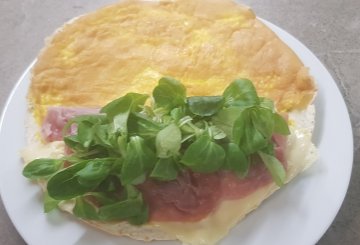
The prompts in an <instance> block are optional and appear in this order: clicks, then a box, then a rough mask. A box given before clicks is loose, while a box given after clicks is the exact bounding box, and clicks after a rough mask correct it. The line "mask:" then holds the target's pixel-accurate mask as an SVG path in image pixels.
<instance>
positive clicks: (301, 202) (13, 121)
mask: <svg viewBox="0 0 360 245" xmlns="http://www.w3.org/2000/svg"><path fill="white" fill-rule="evenodd" d="M265 23H266V24H267V25H268V26H269V27H270V28H271V29H272V30H274V31H275V32H276V33H277V34H278V35H279V37H280V38H281V39H282V40H283V41H284V42H285V43H287V44H288V45H289V46H290V47H291V48H292V49H293V50H294V51H295V52H296V53H297V54H298V56H299V57H300V58H301V60H302V61H303V62H304V63H305V65H306V66H307V67H310V71H311V74H312V75H313V76H314V78H315V80H316V82H317V85H318V90H319V92H318V95H317V98H316V101H315V105H316V109H317V115H316V126H315V135H314V141H315V144H316V145H317V146H318V148H319V159H318V161H317V162H316V163H315V164H314V165H313V166H312V167H311V168H310V169H309V170H308V171H306V172H305V173H303V174H301V176H298V177H297V178H296V179H295V180H294V181H292V182H291V183H290V184H288V185H287V186H285V187H284V188H282V189H281V190H280V191H278V192H276V193H275V194H274V195H273V196H271V197H270V198H269V199H267V200H266V201H265V202H264V203H263V204H262V205H261V207H259V208H258V209H257V210H256V211H255V212H253V213H251V214H250V215H249V216H248V217H247V218H246V219H245V220H244V221H243V222H241V223H240V224H239V225H237V226H236V227H235V228H234V229H233V230H232V231H231V233H230V234H229V235H228V236H227V237H226V238H225V239H224V240H223V241H222V242H221V244H223V245H225V244H227V245H230V244H233V245H234V244H242V245H262V244H277V245H288V244H292V245H306V244H314V243H316V242H317V241H318V239H319V238H320V237H321V236H322V235H323V234H324V233H325V231H326V229H327V228H328V227H329V225H330V224H331V222H332V221H333V219H334V217H335V215H336V214H337V212H338V210H339V208H340V206H341V203H342V201H343V199H344V197H345V194H346V191H347V187H348V184H349V179H350V174H351V168H352V162H353V137H352V130H351V125H350V119H349V115H348V112H347V109H346V106H345V103H344V100H343V98H342V96H341V94H340V92H339V90H338V88H337V87H336V84H335V82H334V80H333V79H332V78H331V76H330V74H329V72H328V71H327V70H326V69H325V67H324V66H323V65H322V64H321V62H320V61H319V60H318V59H317V58H316V57H315V55H314V54H312V53H311V51H309V50H308V49H307V48H306V47H305V46H304V45H303V44H301V43H300V42H299V41H298V40H297V39H295V38H294V37H292V36H291V35H290V34H288V33H287V32H285V31H284V30H282V29H280V28H279V27H277V26H275V25H273V24H271V23H269V22H266V21H265ZM30 67H31V66H30ZM30 67H29V68H28V69H27V70H26V71H25V73H24V75H23V76H22V77H21V78H20V80H19V82H18V83H17V85H16V86H15V88H14V90H13V92H12V93H11V96H10V97H9V99H8V102H7V104H6V107H5V110H4V113H3V115H2V119H1V124H0V125H1V129H0V130H1V131H0V146H1V147H0V153H1V154H0V156H1V158H2V160H1V162H0V164H1V166H0V174H1V175H0V177H1V178H0V190H1V194H2V199H3V201H4V204H5V207H6V209H7V212H8V213H9V216H10V218H11V220H12V222H13V223H14V225H15V227H16V228H17V230H18V231H19V233H20V234H21V235H22V237H23V238H24V239H25V241H26V242H27V243H28V244H29V245H42V244H44V245H47V244H53V245H64V244H66V245H68V244H77V245H82V244H84V245H93V244H102V245H112V244H114V245H115V244H124V243H125V244H143V243H141V242H137V241H132V240H130V239H127V238H117V237H113V236H110V235H107V234H104V233H102V232H99V231H96V230H95V229H93V228H90V227H88V226H86V225H83V224H81V223H80V222H78V221H76V220H75V219H73V218H71V217H70V216H68V215H66V214H63V213H60V212H54V213H51V214H49V215H45V214H44V213H43V210H42V201H41V193H40V189H39V187H38V186H36V185H34V184H31V183H30V182H29V181H28V180H27V179H25V178H24V177H23V176H22V175H21V171H22V163H21V160H20V156H19V151H20V149H21V148H23V147H24V145H25V127H24V121H25V114H26V111H27V107H26V93H27V90H28V86H29V70H30ZM151 244H154V245H155V244H163V245H165V244H179V243H177V242H154V243H151Z"/></svg>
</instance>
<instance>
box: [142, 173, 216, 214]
mask: <svg viewBox="0 0 360 245" xmlns="http://www.w3.org/2000/svg"><path fill="white" fill-rule="evenodd" d="M138 187H139V189H140V190H141V191H142V193H143V195H144V199H145V201H146V202H147V203H148V205H149V209H150V220H156V221H198V220H201V219H203V218H204V217H206V216H207V215H208V214H209V213H210V212H212V211H213V210H214V209H215V207H216V206H217V204H218V202H219V201H220V200H221V188H220V187H221V178H219V176H218V174H217V173H213V174H199V173H192V172H189V171H184V172H183V173H182V174H180V175H179V177H178V178H177V179H176V180H174V181H168V182H159V181H156V180H151V179H148V180H147V181H146V182H145V183H143V184H141V185H140V186H138Z"/></svg>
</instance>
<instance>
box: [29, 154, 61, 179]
mask: <svg viewBox="0 0 360 245" xmlns="http://www.w3.org/2000/svg"><path fill="white" fill-rule="evenodd" d="M63 162H64V161H63V160H61V159H48V158H41V159H35V160H33V161H31V162H30V163H28V164H26V166H25V168H24V169H23V175H24V176H25V177H26V178H29V179H40V178H44V177H48V176H50V175H52V174H54V173H56V172H57V171H58V170H59V169H60V167H61V165H62V164H63Z"/></svg>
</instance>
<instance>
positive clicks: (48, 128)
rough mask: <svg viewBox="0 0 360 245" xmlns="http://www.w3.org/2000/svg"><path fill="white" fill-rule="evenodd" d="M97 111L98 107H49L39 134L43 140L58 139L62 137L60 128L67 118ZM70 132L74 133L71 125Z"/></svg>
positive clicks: (61, 128) (74, 129)
mask: <svg viewBox="0 0 360 245" xmlns="http://www.w3.org/2000/svg"><path fill="white" fill-rule="evenodd" d="M96 113H99V109H91V108H68V107H49V108H48V111H47V114H46V117H45V120H44V122H43V124H42V127H41V134H42V137H43V138H44V140H45V141H47V142H52V141H59V140H62V139H63V134H62V130H63V128H64V126H65V124H66V123H67V122H68V121H69V119H71V118H73V117H75V116H78V115H88V114H96ZM70 131H71V132H70V134H74V133H75V131H76V128H75V127H71V129H70Z"/></svg>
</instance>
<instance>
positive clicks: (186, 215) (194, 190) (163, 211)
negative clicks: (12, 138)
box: [42, 107, 286, 222]
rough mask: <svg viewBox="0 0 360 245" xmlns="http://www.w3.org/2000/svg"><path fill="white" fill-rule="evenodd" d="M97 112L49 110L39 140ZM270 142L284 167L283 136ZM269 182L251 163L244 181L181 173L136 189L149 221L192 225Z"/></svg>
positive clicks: (262, 168)
mask: <svg viewBox="0 0 360 245" xmlns="http://www.w3.org/2000/svg"><path fill="white" fill-rule="evenodd" d="M98 112H99V110H98V109H87V108H66V107H51V108H49V110H48V114H47V116H46V118H45V121H44V123H43V127H42V134H43V137H44V139H45V140H47V141H55V140H62V129H63V127H64V126H65V124H66V123H67V122H68V121H69V119H71V118H73V117H74V116H77V115H84V114H96V113H98ZM72 131H73V132H72V133H74V131H76V128H75V129H74V128H73V129H72ZM272 139H273V142H274V143H275V155H276V157H277V158H278V159H279V161H281V162H282V163H283V165H284V166H285V167H286V161H285V157H284V150H285V147H286V137H284V136H281V135H274V136H273V138H272ZM257 162H258V161H257ZM271 182H272V178H271V176H270V174H269V172H268V171H267V169H266V168H265V166H264V164H262V163H253V164H251V168H250V170H249V174H248V176H247V177H246V178H244V179H240V178H238V177H237V176H236V175H235V174H234V173H232V172H229V171H221V172H218V173H212V174H200V173H193V172H190V171H185V172H183V173H182V174H180V175H179V177H178V178H177V179H176V180H174V181H168V182H158V181H156V180H151V179H148V180H147V181H145V183H143V184H141V185H139V186H138V188H139V189H140V191H141V192H142V193H143V195H144V199H145V201H146V202H147V203H148V205H149V210H150V220H152V221H182V222H194V221H198V220H201V219H203V218H205V217H207V216H208V215H209V214H210V213H211V212H213V211H214V209H215V208H216V207H217V206H218V204H219V203H220V202H221V201H222V200H231V199H241V198H244V197H246V196H247V195H249V194H251V193H252V192H254V191H256V190H257V189H259V188H260V187H262V186H265V185H267V184H269V183H271Z"/></svg>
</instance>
